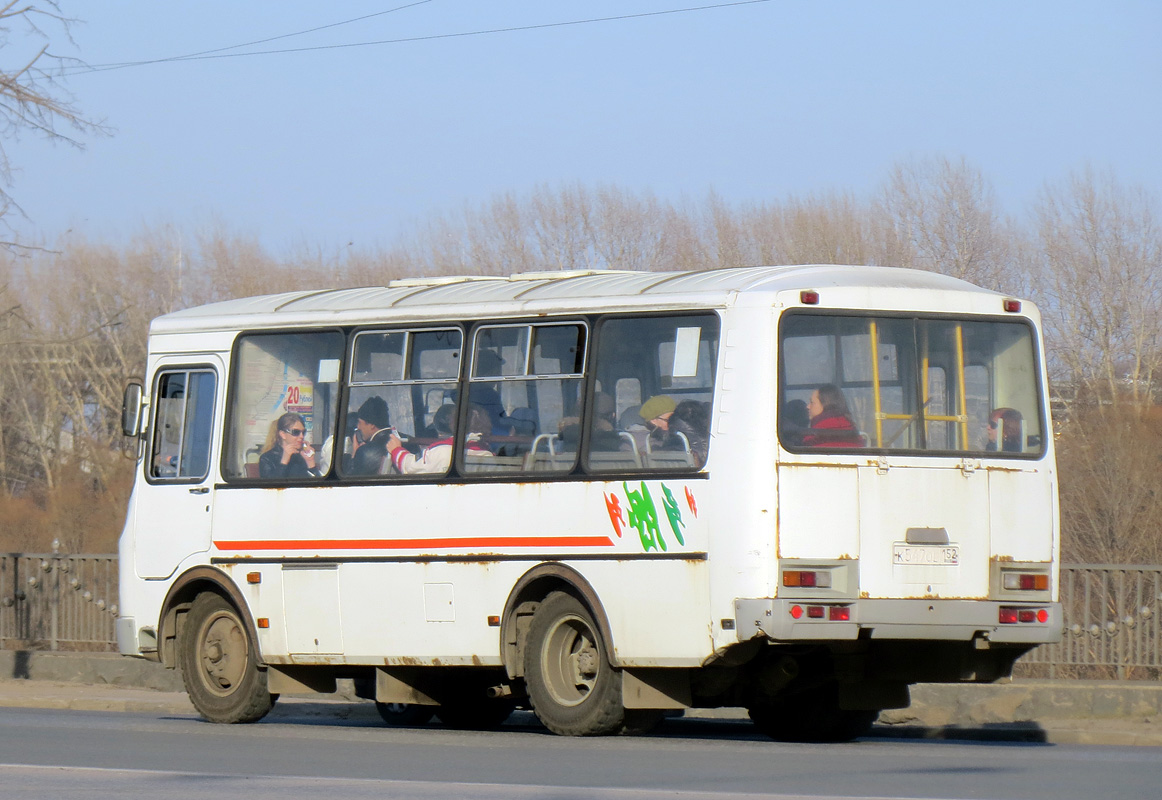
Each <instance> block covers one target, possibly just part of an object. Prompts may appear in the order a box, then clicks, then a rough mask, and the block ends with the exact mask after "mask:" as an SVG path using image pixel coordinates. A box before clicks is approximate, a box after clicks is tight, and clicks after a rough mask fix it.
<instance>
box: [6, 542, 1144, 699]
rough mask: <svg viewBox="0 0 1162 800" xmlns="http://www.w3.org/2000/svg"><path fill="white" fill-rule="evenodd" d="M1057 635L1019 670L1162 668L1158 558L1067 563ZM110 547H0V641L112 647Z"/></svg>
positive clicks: (1086, 673)
mask: <svg viewBox="0 0 1162 800" xmlns="http://www.w3.org/2000/svg"><path fill="white" fill-rule="evenodd" d="M1060 599H1061V605H1062V610H1063V613H1064V617H1065V635H1064V637H1063V639H1062V641H1061V642H1059V643H1057V644H1049V645H1042V646H1041V647H1039V648H1037V649H1036V650H1034V651H1033V652H1031V653H1029V654H1028V655H1026V656H1024V657H1023V658H1022V659H1021V660H1020V661H1019V662H1018V664H1017V670H1016V674H1018V675H1021V676H1024V677H1048V678H1070V677H1078V678H1105V679H1118V680H1157V679H1159V678H1162V565H1159V566H1143V565H1125V564H1066V565H1063V566H1062V568H1061V592H1060ZM117 602H118V599H117V556H115V555H61V554H58V553H48V554H32V553H8V554H0V647H6V648H32V649H47V650H104V651H113V650H116V649H117V647H116V638H115V632H114V621H115V619H116V617H117Z"/></svg>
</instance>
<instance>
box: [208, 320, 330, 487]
mask: <svg viewBox="0 0 1162 800" xmlns="http://www.w3.org/2000/svg"><path fill="white" fill-rule="evenodd" d="M326 333H336V334H338V335H339V336H340V337H341V339H342V344H343V346H342V347H341V348H340V349H339V380H338V387H339V388H338V391H337V392H336V401H335V402H336V405H339V404H340V403H342V402H343V399H344V393H343V375H344V374H346V370H347V364H346V361H347V352H348V349H349V346H350V344H349V343H350V332H349V330H347V329H345V328H341V327H338V326H333V325H329V326H325V327H319V328H314V327H305V328H285V327H281V328H248V329H246V330H240V331H237V332H236V334H235V336H234V341H233V342H232V343H231V345H230V364H229V366H228V368H227V373H228V380H229V383H228V386H227V390H226V396H225V411H224V413H223V414H222V424H221V429H222V447H221V451H220V452H219V454H218V471H219V474H220V475H221V476H222V481H223V484H222V485H223V486H238V487H243V486H245V487H260V488H267V487H270V488H277V487H283V486H319V485H325V484H328V483H330V482H331V480H332V476H333V475H334V474H335V458H334V457H332V459H331V463H330V464H329V465H328V467H327V472H326V473H324V474H323V475H320V476H319V477H317V478H313V479H310V480H307V479H305V478H304V479H301V480H276V479H271V478H250V477H247V476H246V475H245V474H242V475H236V476H231V475H229V473H228V471H227V470H226V468H225V461H226V458H227V456H228V455H229V454H228V453H227V447H226V443H227V441H228V434H229V432H230V430H231V429H232V428H233V426H234V422H235V412H236V402H235V401H236V400H237V397H238V391H239V388H238V382H239V380H240V377H241V376H240V374H239V369H238V363H239V360H238V356H239V350H240V349H241V347H242V342H243V341H244V340H246V339H247V338H249V337H252V336H280V335H281V336H309V335H313V334H326ZM340 421H341V420H340V419H339V414H336V415H335V425H336V427H335V430H334V433H335V434H336V435H337V434H338V432H339V428H338V425H339V423H340Z"/></svg>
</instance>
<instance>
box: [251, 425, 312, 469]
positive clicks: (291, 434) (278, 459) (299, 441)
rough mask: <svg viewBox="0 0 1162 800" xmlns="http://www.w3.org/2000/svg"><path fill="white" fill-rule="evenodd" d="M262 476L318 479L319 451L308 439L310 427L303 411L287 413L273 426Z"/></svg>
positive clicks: (263, 457)
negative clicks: (317, 458)
mask: <svg viewBox="0 0 1162 800" xmlns="http://www.w3.org/2000/svg"><path fill="white" fill-rule="evenodd" d="M258 475H259V477H261V478H317V477H319V471H318V468H317V467H316V462H315V450H314V448H312V447H311V445H310V443H309V442H307V426H306V423H305V422H303V418H302V416H301V415H299V414H295V413H293V412H291V413H288V414H283V415H282V416H281V417H279V418H278V419H276V420H275V421H274V424H273V425H271V426H270V433H268V434H267V435H266V444H265V445H264V446H263V450H262V455H261V456H259V457H258Z"/></svg>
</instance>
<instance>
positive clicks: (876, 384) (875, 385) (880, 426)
mask: <svg viewBox="0 0 1162 800" xmlns="http://www.w3.org/2000/svg"><path fill="white" fill-rule="evenodd" d="M868 332H869V333H870V334H871V357H872V359H871V362H872V363H871V366H872V402H873V403H874V404H875V419H876V447H883V446H884V415H883V410H882V407H881V405H880V343H879V337H878V336H877V335H876V321H875V320H874V319H869V320H868Z"/></svg>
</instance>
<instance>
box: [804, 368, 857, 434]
mask: <svg viewBox="0 0 1162 800" xmlns="http://www.w3.org/2000/svg"><path fill="white" fill-rule="evenodd" d="M807 413H808V414H809V415H810V416H811V427H810V428H809V429H808V430H807V432H806V433H805V434H804V435H803V444H804V445H805V446H807V447H863V439H862V438H860V435H859V432H858V431H857V430H856V428H855V423H854V422H853V421H852V419H851V412H849V411H848V410H847V400H846V399H844V397H843V392H842V391H840V389H839V387H838V386H836V385H835V384H833V383H825V384H823V385H822V386H820V387H819V388H818V389H816V390H815V391H813V392H811V399H810V400H809V401H808V402H807Z"/></svg>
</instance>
